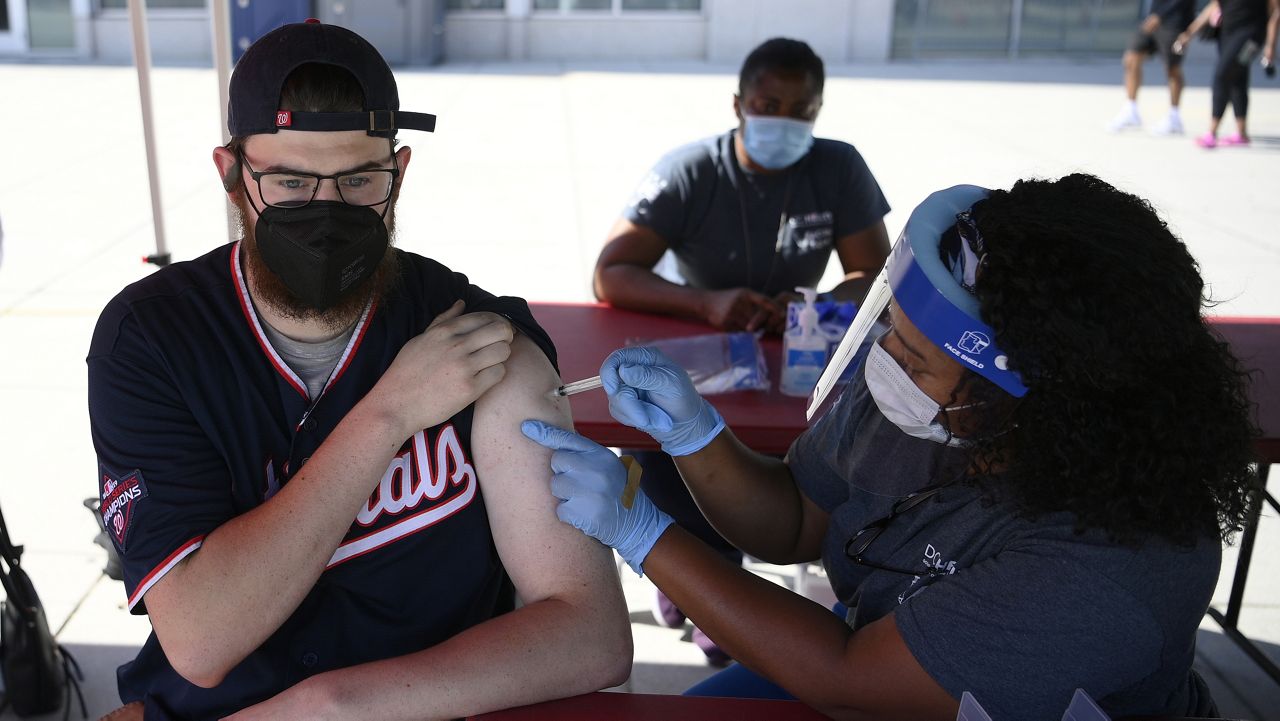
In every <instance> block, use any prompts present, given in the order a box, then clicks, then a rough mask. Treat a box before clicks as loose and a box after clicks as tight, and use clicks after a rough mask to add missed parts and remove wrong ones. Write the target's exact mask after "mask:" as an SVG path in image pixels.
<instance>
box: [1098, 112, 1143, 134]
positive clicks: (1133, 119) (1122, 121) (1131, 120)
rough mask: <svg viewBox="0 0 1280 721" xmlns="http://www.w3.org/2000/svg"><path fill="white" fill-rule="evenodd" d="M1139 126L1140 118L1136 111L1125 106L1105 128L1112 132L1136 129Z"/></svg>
mask: <svg viewBox="0 0 1280 721" xmlns="http://www.w3.org/2000/svg"><path fill="white" fill-rule="evenodd" d="M1141 127H1142V118H1140V117H1138V111H1136V110H1133V109H1131V108H1128V107H1126V108H1125V109H1124V110H1121V111H1120V114H1119V115H1117V116H1116V117H1115V118H1114V119H1113V120H1112V121H1111V124H1110V125H1108V126H1107V129H1108V130H1110V131H1111V132H1113V133H1118V132H1120V131H1122V130H1130V129H1137V128H1141Z"/></svg>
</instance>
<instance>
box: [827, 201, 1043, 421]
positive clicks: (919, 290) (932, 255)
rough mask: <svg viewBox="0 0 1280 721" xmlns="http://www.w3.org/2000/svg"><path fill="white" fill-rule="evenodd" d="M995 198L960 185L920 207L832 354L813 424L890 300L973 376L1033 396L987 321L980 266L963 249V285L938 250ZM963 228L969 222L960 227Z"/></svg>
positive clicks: (1010, 390) (914, 212)
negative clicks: (976, 283) (978, 291)
mask: <svg viewBox="0 0 1280 721" xmlns="http://www.w3.org/2000/svg"><path fill="white" fill-rule="evenodd" d="M989 193H990V191H988V190H986V189H985V188H980V187H978V186H976V185H957V186H955V187H952V188H947V189H946V190H940V191H938V192H936V193H933V194H932V195H930V196H929V197H928V198H925V200H924V202H922V203H920V205H918V206H916V209H915V210H913V211H912V212H911V217H910V218H909V219H908V220H907V225H906V227H905V228H903V230H902V234H901V235H900V236H898V241H897V243H895V244H894V246H893V250H892V251H891V252H890V254H889V260H888V261H887V262H886V263H885V266H884V270H882V271H881V272H880V275H878V276H877V277H876V279H875V281H874V282H873V283H872V284H871V289H870V290H869V291H868V293H867V297H866V298H865V299H864V300H863V303H862V307H860V308H859V309H858V314H857V316H855V317H854V319H853V324H852V325H850V326H849V330H848V331H847V332H846V333H845V335H844V338H843V339H841V341H840V345H839V346H838V347H837V348H836V351H835V353H833V354H832V357H831V362H830V363H828V364H827V367H826V369H825V370H824V371H823V373H822V376H821V377H819V378H818V384H817V385H816V386H815V387H814V390H813V395H812V396H811V397H810V399H809V407H808V409H807V410H806V412H805V414H806V417H807V418H808V419H809V420H810V421H812V420H813V419H814V418H815V417H817V416H819V415H821V414H822V413H823V412H826V410H827V409H828V407H829V406H830V404H829V403H828V401H829V400H834V397H833V395H832V392H833V391H834V390H836V389H837V388H838V387H839V385H840V384H839V380H840V378H841V376H842V375H844V373H845V370H846V369H847V368H848V366H849V364H850V363H851V362H853V360H854V359H855V358H858V357H861V354H859V353H858V350H859V349H860V348H862V347H863V344H864V343H865V342H866V341H867V340H868V335H869V334H871V333H872V332H874V331H875V330H876V329H877V328H879V329H881V330H883V324H880V323H878V321H879V319H880V318H881V317H882V316H883V315H884V312H885V310H886V309H887V308H888V306H889V301H890V299H894V300H896V301H897V304H898V307H899V308H900V309H901V310H902V312H903V313H905V314H906V316H907V317H908V318H910V319H911V321H912V322H913V323H914V324H915V325H916V327H917V328H919V329H920V331H921V332H922V333H924V335H925V337H927V338H928V339H929V340H930V342H932V343H933V344H934V345H936V346H937V347H939V348H941V349H942V350H944V351H946V352H947V354H949V355H950V356H951V357H952V358H954V359H955V360H956V361H957V362H958V363H960V364H961V365H962V366H963V367H965V368H967V369H968V370H971V371H973V372H974V373H977V374H978V375H981V376H982V377H984V378H986V379H987V380H989V381H991V382H992V383H995V384H996V385H997V386H999V387H1000V388H1002V389H1003V390H1004V391H1005V392H1007V393H1009V394H1010V395H1012V396H1014V397H1015V398H1021V397H1022V396H1023V395H1025V394H1026V392H1027V389H1026V386H1024V385H1023V384H1022V379H1021V378H1019V377H1018V375H1017V374H1016V373H1014V372H1012V371H1010V370H1009V364H1008V356H1006V355H1005V353H1004V352H1003V351H1002V350H1000V348H999V347H997V346H996V344H995V332H994V331H992V329H991V327H990V326H988V325H987V324H986V323H984V322H983V321H982V320H981V315H980V313H979V305H978V299H977V297H975V296H974V295H973V294H972V293H971V292H970V291H969V290H967V289H966V288H965V285H969V286H970V287H972V283H973V278H974V275H975V273H976V269H977V265H978V263H979V261H980V259H978V258H976V257H973V251H972V250H971V249H970V248H968V247H967V246H966V244H965V243H964V242H961V243H960V245H961V246H965V247H962V248H959V249H957V252H960V253H967V254H969V255H970V257H969V258H960V259H959V262H957V263H956V264H955V265H956V267H958V268H960V269H961V270H960V276H961V277H960V278H959V279H958V278H957V277H956V275H955V274H953V271H952V270H951V269H949V268H948V267H947V266H946V265H945V264H944V263H943V260H942V257H941V254H940V253H939V247H940V245H941V242H942V238H943V236H944V234H946V233H947V232H948V231H949V230H952V229H953V228H955V227H956V224H957V215H959V214H961V213H965V212H966V211H968V210H969V209H970V208H972V207H973V204H974V203H976V202H978V201H979V200H982V199H983V198H985V197H987V195H988V194H989ZM961 220H962V222H963V221H965V220H966V218H962V219H961Z"/></svg>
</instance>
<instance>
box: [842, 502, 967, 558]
mask: <svg viewBox="0 0 1280 721" xmlns="http://www.w3.org/2000/svg"><path fill="white" fill-rule="evenodd" d="M947 485H949V484H941V485H937V486H931V487H928V488H923V489H921V490H919V491H916V492H915V493H911V494H909V495H906V496H903V497H902V498H900V499H899V500H898V501H897V502H896V503H894V504H893V507H892V508H890V509H889V515H887V516H885V517H884V518H880V519H877V520H875V521H872V522H871V523H868V524H867V525H866V526H865V527H863V528H862V530H860V531H858V532H857V533H855V534H853V537H851V538H850V539H849V540H848V541H847V542H846V543H845V544H844V555H845V556H847V557H848V558H849V560H850V561H853V562H854V563H856V564H858V565H859V566H866V567H868V568H875V569H878V570H881V571H889V572H891V573H905V574H907V575H908V576H930V577H933V576H945V575H947V571H946V570H945V569H939V568H932V567H929V566H924V567H921V568H915V569H908V568H898V567H896V566H886V565H883V564H880V563H876V562H874V561H868V560H867V559H866V558H865V556H866V553H867V549H868V548H871V544H872V543H874V542H875V540H876V539H877V538H879V537H880V534H882V533H884V529H886V528H888V527H889V524H890V523H892V522H893V519H895V518H897V517H898V516H901V515H902V514H904V513H906V512H907V511H910V510H911V509H912V508H915V507H916V506H919V505H920V504H922V503H924V502H925V501H927V500H929V499H930V498H932V497H933V496H935V495H937V493H938V491H941V490H942V489H943V488H946V486H947Z"/></svg>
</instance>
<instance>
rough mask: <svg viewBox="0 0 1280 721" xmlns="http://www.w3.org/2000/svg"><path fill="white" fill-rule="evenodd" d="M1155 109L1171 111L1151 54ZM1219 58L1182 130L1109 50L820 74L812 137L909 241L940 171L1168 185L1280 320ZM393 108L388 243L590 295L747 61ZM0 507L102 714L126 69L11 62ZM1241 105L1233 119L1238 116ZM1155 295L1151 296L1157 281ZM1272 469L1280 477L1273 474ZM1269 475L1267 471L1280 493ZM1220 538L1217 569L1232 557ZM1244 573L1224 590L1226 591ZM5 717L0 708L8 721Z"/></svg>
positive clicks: (137, 623)
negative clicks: (1208, 147) (403, 150)
mask: <svg viewBox="0 0 1280 721" xmlns="http://www.w3.org/2000/svg"><path fill="white" fill-rule="evenodd" d="M1148 69H1149V71H1150V72H1149V73H1148V82H1147V86H1146V87H1145V88H1144V90H1143V93H1142V95H1141V98H1140V106H1141V109H1142V112H1143V114H1144V118H1145V119H1146V120H1147V122H1148V125H1154V124H1155V122H1156V121H1157V120H1158V119H1159V117H1160V115H1161V113H1162V112H1163V110H1164V108H1165V93H1164V90H1163V88H1162V87H1160V86H1159V83H1161V82H1162V76H1161V73H1160V72H1159V69H1158V68H1156V67H1155V66H1149V68H1148ZM1209 71H1210V68H1209V66H1208V65H1207V64H1205V63H1204V62H1203V61H1202V60H1201V61H1195V59H1194V58H1193V61H1192V62H1191V63H1189V67H1188V76H1189V79H1190V81H1191V87H1189V88H1188V90H1187V92H1186V95H1185V98H1184V102H1183V108H1184V110H1183V114H1184V119H1185V121H1186V124H1187V130H1188V137H1181V138H1156V137H1151V136H1148V135H1145V134H1142V133H1127V134H1124V135H1112V134H1109V133H1107V132H1105V131H1104V130H1103V127H1104V126H1105V124H1106V122H1107V121H1108V120H1109V119H1110V118H1111V117H1112V115H1114V113H1115V112H1116V110H1117V109H1118V108H1119V106H1120V102H1121V100H1122V93H1121V91H1120V88H1119V68H1118V62H1113V63H1107V64H1099V63H1093V64H1089V63H1085V64H1076V63H1067V62H1055V61H1027V62H1023V63H1018V64H1008V63H1004V62H992V63H954V62H953V63H928V64H892V65H871V66H849V67H833V68H829V72H830V75H829V78H828V83H827V91H826V95H825V106H824V109H823V112H822V116H821V117H820V119H819V121H818V127H817V131H818V134H820V135H823V136H827V137H835V138H839V139H843V140H848V141H849V142H852V143H854V144H855V145H857V146H858V148H859V149H860V150H861V151H862V153H863V155H864V156H865V157H866V158H867V161H868V163H869V165H870V167H871V169H872V170H873V172H874V173H875V174H876V176H877V178H878V179H879V181H880V183H881V186H882V187H883V189H884V191H885V194H886V196H887V197H888V199H889V201H890V203H891V204H892V205H893V207H894V211H893V212H892V213H891V214H890V215H889V217H888V218H887V220H886V222H887V224H888V226H889V230H890V233H891V234H893V235H896V233H897V231H898V230H899V229H900V228H901V226H902V224H903V223H904V222H905V220H906V215H907V213H908V212H909V210H910V209H911V207H913V206H914V204H915V203H917V202H918V201H919V200H921V199H922V198H923V197H924V196H925V195H927V194H928V193H929V192H931V191H932V190H935V189H937V188H940V187H944V186H947V185H951V184H955V183H960V182H973V183H979V184H986V185H990V186H998V187H1008V186H1009V185H1010V184H1011V183H1012V182H1013V181H1014V180H1016V179H1018V178H1020V177H1025V176H1029V175H1036V176H1042V177H1054V176H1058V175H1062V174H1065V173H1069V172H1074V171H1087V172H1091V173H1095V174H1097V175H1100V176H1101V177H1103V178H1104V179H1107V180H1109V181H1111V182H1112V183H1114V184H1116V185H1118V186H1120V187H1122V188H1124V189H1126V190H1130V191H1133V192H1135V193H1138V194H1139V195H1142V196H1144V197H1146V198H1148V199H1149V200H1151V202H1152V203H1153V205H1155V207H1156V208H1157V209H1158V210H1159V211H1160V212H1161V214H1162V215H1163V216H1164V217H1165V218H1166V219H1167V221H1168V222H1169V224H1170V226H1171V227H1172V228H1173V229H1174V230H1175V232H1176V233H1178V234H1179V235H1180V236H1181V237H1182V238H1183V239H1184V240H1185V241H1186V243H1187V245H1188V246H1189V248H1190V249H1191V252H1192V253H1193V254H1194V255H1195V257H1196V258H1197V259H1198V260H1199V262H1200V263H1201V266H1202V270H1203V273H1204V276H1205V278H1206V279H1207V280H1208V282H1209V284H1210V290H1211V292H1212V294H1213V296H1214V298H1216V299H1218V300H1219V301H1220V302H1221V304H1220V305H1219V306H1218V307H1217V309H1216V311H1215V312H1217V313H1220V314H1229V315H1270V316H1280V238H1278V237H1277V233H1276V229H1277V228H1280V202H1277V200H1276V198H1277V190H1278V189H1280V162H1277V161H1280V90H1278V89H1277V86H1276V85H1275V83H1269V82H1267V81H1265V80H1263V79H1262V78H1261V77H1260V74H1257V73H1255V88H1254V90H1253V92H1252V105H1251V109H1250V127H1251V129H1252V132H1253V134H1254V136H1255V144H1254V146H1253V147H1251V148H1247V149H1238V148H1230V149H1218V150H1214V151H1205V150H1202V149H1199V148H1196V147H1194V145H1193V144H1192V142H1191V140H1190V137H1191V136H1194V135H1195V134H1198V133H1199V132H1202V131H1203V130H1204V128H1205V126H1206V125H1207V115H1208V89H1207V87H1206V81H1207V78H1208V74H1209ZM398 77H399V81H400V92H401V98H402V106H403V107H405V108H406V109H412V110H426V111H429V112H434V113H437V114H438V115H439V118H440V121H439V127H438V130H437V132H436V133H435V134H434V135H421V134H417V133H405V134H404V135H403V137H402V140H403V141H404V142H405V143H407V144H409V145H411V146H412V147H413V148H414V154H413V161H412V163H411V166H410V168H409V171H408V173H407V183H406V185H405V187H404V190H403V192H402V195H401V203H400V207H399V210H398V224H399V236H398V243H399V244H400V245H401V246H402V247H404V248H407V249H410V250H414V251H418V252H421V253H424V254H426V255H429V256H432V257H434V258H436V259H438V260H440V261H442V262H444V263H445V264H446V265H449V266H450V267H452V268H454V269H456V270H460V271H463V272H466V273H467V274H468V275H469V276H470V277H471V279H472V281H473V282H475V283H477V284H479V285H481V286H483V287H486V288H489V289H491V290H495V291H499V292H502V293H508V294H516V295H523V296H525V297H527V298H530V299H535V300H566V301H580V300H589V299H590V297H591V293H590V287H589V276H590V270H591V267H592V265H593V264H594V260H595V257H596V254H597V252H598V250H599V247H600V245H601V242H602V240H603V238H604V236H605V233H606V232H607V230H608V228H609V226H610V225H611V224H612V222H613V220H614V219H615V218H616V217H617V214H618V211H619V209H620V208H621V206H622V204H623V203H624V202H625V200H626V198H627V196H628V195H629V193H630V192H631V190H632V188H633V186H634V185H635V183H636V182H638V181H639V179H640V178H641V176H642V175H643V173H644V171H645V170H646V169H647V168H648V167H649V165H650V164H651V163H652V162H653V161H654V160H656V159H657V158H658V157H659V156H660V155H661V154H662V153H664V152H665V151H667V150H669V149H670V148H672V147H674V146H676V145H678V144H681V143H683V142H687V141H689V140H692V139H695V138H698V137H701V136H704V135H710V134H713V133H717V132H721V131H723V130H725V129H727V128H728V127H730V126H731V125H732V124H733V122H734V119H733V115H732V110H731V104H730V103H731V94H732V93H733V91H734V89H735V87H736V68H733V67H724V66H711V65H705V64H679V65H673V64H672V65H666V64H655V63H643V64H628V65H620V64H612V65H593V64H551V63H547V64H535V63H531V64H518V65H446V66H443V67H440V68H433V69H426V70H422V69H419V70H403V71H400V72H399V73H398ZM215 82H216V81H215V77H214V74H213V72H212V70H208V69H202V68H160V69H157V70H156V71H155V73H154V76H153V93H154V97H155V99H156V108H155V110H156V121H157V126H158V133H159V157H160V176H161V179H162V182H163V200H164V218H165V224H166V229H167V232H168V239H169V243H170V246H171V250H172V252H173V255H174V258H175V259H177V260H181V259H187V258H191V257H194V256H196V255H199V254H201V253H203V252H205V251H206V250H208V249H210V248H213V247H214V246H216V245H217V244H219V243H222V242H225V240H226V221H225V216H224V215H223V209H224V204H223V194H222V191H221V187H220V186H219V184H218V182H217V178H216V176H215V174H214V172H213V165H212V163H211V161H210V152H211V149H212V148H213V146H214V145H215V144H216V143H217V142H218V140H219V134H218V125H217V123H218V108H217V92H216V87H215ZM0 98H2V99H3V100H2V102H3V107H4V112H3V113H0V158H3V167H4V169H5V172H4V173H0V218H2V219H3V225H4V230H5V240H4V244H5V248H4V250H5V256H4V264H3V266H0V348H2V349H3V351H4V352H3V353H0V438H3V439H4V443H3V446H2V448H3V453H0V504H3V509H4V511H5V515H6V518H7V520H8V522H9V525H10V529H11V532H12V534H13V537H14V540H15V541H16V542H18V543H22V544H25V545H26V547H27V556H26V563H25V565H26V566H27V568H28V570H29V571H30V573H31V575H32V576H33V578H34V579H35V582H36V585H37V588H38V589H39V591H40V593H41V596H42V598H43V599H44V602H45V605H46V608H47V610H48V613H49V618H50V621H51V623H52V625H53V626H54V628H55V630H57V631H58V632H59V637H60V638H61V640H62V641H63V643H65V644H67V645H69V646H70V647H72V648H73V649H74V650H75V652H76V653H77V656H78V657H79V658H80V660H81V662H82V664H83V665H84V666H85V669H86V671H87V672H88V673H89V681H88V689H89V691H90V693H89V697H90V700H91V703H92V708H91V709H90V711H91V713H93V714H100V713H102V712H104V711H106V710H108V709H109V708H110V707H111V705H112V704H114V703H115V702H116V700H115V696H114V667H115V666H116V665H118V664H119V663H121V662H122V661H124V660H126V659H128V658H129V657H131V655H132V653H133V652H134V649H136V647H137V646H138V644H140V643H141V641H142V640H143V639H144V638H145V636H146V633H147V631H148V625H147V623H146V620H145V618H139V617H131V616H129V615H128V613H127V612H126V611H125V610H124V609H123V601H124V595H123V591H122V588H121V586H120V584H118V583H116V582H112V581H109V580H108V579H106V578H104V577H102V576H101V574H100V569H101V566H102V563H103V558H104V556H103V553H102V551H101V550H100V549H98V548H97V547H96V546H93V545H92V544H91V539H92V538H93V536H94V534H95V532H96V528H95V526H94V522H93V520H92V519H91V518H90V516H89V513H88V512H87V511H85V510H84V509H83V508H82V507H81V505H80V501H81V499H83V498H84V497H86V496H89V495H91V494H92V493H94V491H95V484H94V478H95V468H96V463H95V460H94V455H93V450H92V447H91V444H90V441H89V433H88V418H87V413H86V409H85V371H84V362H83V359H84V355H85V352H86V350H87V347H88V341H89V336H90V333H91V332H92V329H93V325H94V322H95V320H96V318H97V314H98V312H99V311H100V310H101V308H102V306H103V305H104V304H105V303H106V301H107V300H108V299H109V298H110V297H111V296H112V295H113V294H114V293H115V292H117V291H118V290H119V289H120V288H121V287H123V286H124V285H125V284H127V283H129V282H131V281H133V280H136V279H137V278H140V277H142V276H144V275H145V274H147V273H150V272H152V269H151V268H149V267H147V266H145V265H143V264H141V263H140V262H139V258H140V257H141V256H142V255H145V254H147V253H150V252H152V251H153V249H154V248H153V245H152V244H153V236H152V228H151V215H150V207H149V202H148V191H147V182H146V168H145V165H144V160H143V158H144V155H143V147H142V134H141V124H140V115H139V110H138V104H137V84H136V80H135V76H134V74H133V70H132V68H129V67H108V66H98V65H78V66H67V65H43V64H0ZM1229 122H1230V121H1228V124H1229ZM1153 302H1157V299H1153ZM1272 475H1273V476H1276V475H1278V474H1276V473H1273V474H1272ZM1275 487H1276V481H1275V480H1273V481H1272V488H1273V489H1274V488H1275ZM1277 555H1280V524H1277V522H1276V519H1275V518H1274V517H1271V516H1270V515H1269V514H1267V517H1265V518H1264V519H1263V522H1262V528H1261V533H1260V537H1259V541H1258V548H1257V550H1256V552H1255V555H1254V570H1253V578H1252V580H1251V583H1250V586H1249V592H1248V594H1247V595H1246V609H1245V612H1244V614H1243V621H1242V626H1243V628H1244V629H1245V631H1246V632H1247V633H1249V634H1250V635H1252V636H1254V637H1255V638H1258V639H1260V640H1262V641H1263V642H1265V643H1266V644H1268V646H1267V648H1268V650H1269V652H1270V653H1271V654H1272V656H1273V658H1276V659H1277V660H1280V574H1278V573H1277V568H1278V566H1277V562H1276V560H1275V559H1276V557H1277ZM1233 560H1234V550H1228V552H1227V554H1226V558H1225V559H1224V569H1230V568H1232V564H1233ZM624 579H625V585H626V589H627V592H628V599H629V602H630V605H631V609H632V611H633V614H632V618H633V622H634V623H633V628H634V630H635V635H636V640H637V658H636V671H635V674H634V675H633V678H632V680H631V682H629V684H628V686H627V687H626V688H629V689H630V690H634V691H653V692H678V691H680V690H683V689H684V688H685V687H687V686H688V685H690V684H691V683H693V682H694V681H696V680H698V679H699V678H701V677H702V676H704V675H706V673H708V669H707V668H706V666H705V665H704V664H703V663H702V661H701V654H700V653H699V652H698V650H697V649H696V648H695V647H694V646H693V645H692V644H691V643H689V642H688V633H687V629H686V631H685V632H684V633H682V632H681V631H678V630H669V629H664V628H659V627H657V626H655V625H653V624H652V622H651V621H647V617H648V608H649V604H650V602H651V587H650V586H648V583H647V582H646V581H642V580H639V579H636V578H635V577H634V576H633V575H631V574H630V572H629V571H624ZM1229 581H1230V577H1229V571H1224V578H1223V579H1222V582H1221V583H1220V587H1219V592H1218V594H1217V599H1218V602H1219V604H1224V603H1225V597H1226V594H1225V589H1226V587H1227V585H1228V584H1229ZM1199 648H1200V651H1199V655H1198V667H1199V668H1200V670H1201V671H1202V673H1204V674H1205V675H1206V677H1207V678H1208V679H1209V683H1210V684H1211V686H1212V687H1213V690H1214V692H1215V695H1216V696H1217V697H1218V698H1219V699H1220V704H1221V705H1222V707H1223V708H1222V710H1223V712H1224V713H1225V714H1227V715H1230V716H1237V717H1242V718H1252V719H1272V720H1273V721H1274V720H1280V686H1277V685H1276V684H1274V683H1272V682H1271V681H1269V680H1268V679H1266V677H1265V676H1263V675H1262V674H1261V673H1260V672H1258V671H1257V670H1256V668H1254V667H1253V666H1252V665H1251V664H1250V663H1249V662H1248V661H1247V659H1245V658H1244V656H1243V655H1242V654H1241V653H1239V652H1238V651H1237V650H1236V649H1235V648H1234V647H1233V646H1231V645H1230V644H1229V643H1228V642H1226V641H1225V639H1224V638H1223V637H1222V635H1221V634H1220V633H1218V632H1217V630H1216V627H1214V626H1213V624H1212V623H1207V624H1206V625H1205V626H1204V627H1203V630H1202V632H1201V639H1200V646H1199ZM5 718H9V716H8V715H5V714H0V719H5Z"/></svg>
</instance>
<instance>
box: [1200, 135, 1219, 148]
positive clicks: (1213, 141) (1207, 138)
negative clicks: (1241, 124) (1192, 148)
mask: <svg viewBox="0 0 1280 721" xmlns="http://www.w3.org/2000/svg"><path fill="white" fill-rule="evenodd" d="M1196 145H1199V146H1200V147H1202V148H1216V147H1218V138H1217V136H1215V135H1214V134H1213V133H1205V134H1204V135H1201V136H1200V137H1198V138H1196Z"/></svg>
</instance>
